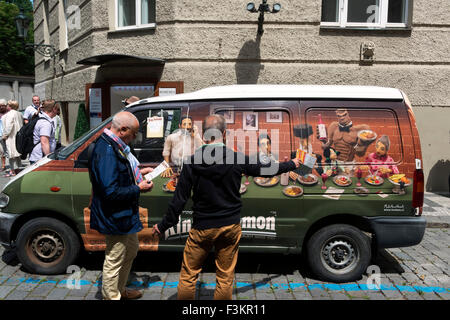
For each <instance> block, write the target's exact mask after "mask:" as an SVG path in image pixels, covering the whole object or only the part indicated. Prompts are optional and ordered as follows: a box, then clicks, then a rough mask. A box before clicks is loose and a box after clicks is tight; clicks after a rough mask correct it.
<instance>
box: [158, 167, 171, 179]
mask: <svg viewBox="0 0 450 320" xmlns="http://www.w3.org/2000/svg"><path fill="white" fill-rule="evenodd" d="M171 176H173V171H172V168H167V169H166V171H164V172H163V173H161V177H163V178H170V177H171Z"/></svg>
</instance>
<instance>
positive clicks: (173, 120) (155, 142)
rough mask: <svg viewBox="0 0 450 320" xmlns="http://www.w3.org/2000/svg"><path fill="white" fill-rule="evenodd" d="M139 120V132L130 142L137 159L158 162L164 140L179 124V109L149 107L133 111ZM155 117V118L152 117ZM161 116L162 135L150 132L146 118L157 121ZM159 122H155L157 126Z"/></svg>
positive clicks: (161, 156)
mask: <svg viewBox="0 0 450 320" xmlns="http://www.w3.org/2000/svg"><path fill="white" fill-rule="evenodd" d="M134 115H135V116H136V118H138V120H139V132H138V134H137V136H136V139H135V140H134V141H133V142H132V143H131V148H132V149H134V152H135V154H136V157H137V159H138V160H139V162H141V163H160V162H162V161H163V160H164V159H163V155H162V154H163V149H164V142H165V140H166V139H167V137H168V136H169V135H170V134H171V133H173V132H174V131H175V130H177V129H178V127H179V124H180V117H181V109H164V110H161V109H150V110H141V111H137V112H135V113H134ZM154 117H155V118H154ZM159 117H162V124H163V125H162V133H161V134H162V137H160V135H159V134H158V133H156V134H151V133H150V130H151V129H150V128H149V126H148V119H149V118H152V119H154V120H156V122H159ZM159 125H160V123H158V124H157V127H160V126H159Z"/></svg>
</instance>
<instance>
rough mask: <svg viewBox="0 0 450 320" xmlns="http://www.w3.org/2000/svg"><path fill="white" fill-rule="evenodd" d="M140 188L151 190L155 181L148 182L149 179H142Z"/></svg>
mask: <svg viewBox="0 0 450 320" xmlns="http://www.w3.org/2000/svg"><path fill="white" fill-rule="evenodd" d="M138 187H139V190H141V192H149V191H151V190H152V188H153V182H151V181H150V182H148V181H147V180H145V179H144V180H142V181H141V182H140V183H139V184H138Z"/></svg>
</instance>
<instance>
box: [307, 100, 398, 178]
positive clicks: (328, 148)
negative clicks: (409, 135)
mask: <svg viewBox="0 0 450 320" xmlns="http://www.w3.org/2000/svg"><path fill="white" fill-rule="evenodd" d="M305 121H306V123H308V124H310V125H312V127H313V128H314V131H315V132H316V130H317V129H319V128H318V125H320V126H323V127H324V128H325V131H321V132H320V133H317V134H313V135H311V136H309V137H308V142H309V143H310V144H311V146H312V149H313V150H314V151H315V152H316V153H319V154H321V155H322V157H323V160H324V162H325V161H326V162H327V163H331V162H333V161H337V163H338V165H339V166H341V165H342V166H345V165H346V164H347V165H348V166H349V167H350V168H352V166H353V165H355V164H360V165H364V166H363V169H366V171H367V172H368V173H372V174H375V175H380V176H382V175H386V174H384V171H385V170H390V172H388V173H389V174H392V173H395V172H397V171H398V165H399V164H401V163H402V161H403V146H402V138H401V134H400V131H399V124H398V119H397V117H396V114H395V113H394V112H393V111H391V110H389V109H372V108H371V109H356V108H345V106H340V107H337V108H316V107H315V108H310V109H307V111H306V118H305ZM330 153H331V156H330ZM330 157H331V158H336V160H334V159H330ZM352 169H354V168H352Z"/></svg>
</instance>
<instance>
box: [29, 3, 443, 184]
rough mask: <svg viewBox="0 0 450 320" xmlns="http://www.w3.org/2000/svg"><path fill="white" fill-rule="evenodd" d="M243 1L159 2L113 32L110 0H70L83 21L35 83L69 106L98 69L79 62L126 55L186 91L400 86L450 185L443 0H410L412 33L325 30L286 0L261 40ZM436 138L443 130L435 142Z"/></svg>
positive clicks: (312, 13) (314, 10) (54, 19)
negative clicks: (153, 60) (368, 56)
mask: <svg viewBox="0 0 450 320" xmlns="http://www.w3.org/2000/svg"><path fill="white" fill-rule="evenodd" d="M42 2H43V1H42V0H39V1H35V2H34V6H35V37H36V42H42V41H43V39H44V25H43V24H44V23H43V7H44V6H43V5H42ZM247 2H248V1H242V0H229V1H226V5H224V3H223V2H220V1H195V0H172V1H163V0H157V9H156V10H157V12H156V19H157V21H156V25H157V26H156V28H154V29H146V30H135V31H126V32H124V31H121V32H118V31H115V30H114V22H115V21H114V3H115V1H114V0H85V1H82V0H77V1H76V0H73V1H72V0H69V1H68V4H69V5H71V4H75V5H78V6H79V7H80V12H81V29H80V30H69V32H68V42H69V49H68V50H66V51H64V52H62V53H60V54H58V55H57V57H56V60H55V63H54V62H53V61H47V62H45V61H44V59H43V58H42V57H41V56H38V55H36V82H37V83H38V84H40V85H43V84H45V91H46V94H51V95H52V96H53V97H54V98H56V99H60V100H63V101H73V102H74V105H75V102H78V101H83V100H84V85H85V83H89V82H93V81H94V79H95V76H96V67H89V68H88V67H84V66H80V65H77V64H76V62H77V61H78V60H80V59H83V58H86V57H89V56H92V55H97V54H105V53H123V54H130V55H136V56H147V57H157V58H163V59H165V60H166V66H165V69H164V73H163V76H162V80H176V81H184V88H185V91H187V92H188V91H193V90H197V89H200V88H204V87H207V86H212V85H222V84H235V83H274V84H279V83H294V84H361V85H378V86H387V87H396V88H400V89H402V90H404V91H405V92H406V93H407V94H408V96H409V98H410V100H411V102H412V104H413V106H414V110H415V112H416V114H417V123H418V126H419V133H420V135H421V139H422V149H423V150H422V151H423V155H424V167H425V171H426V177H428V175H429V172H430V171H431V170H433V168H442V169H439V171H440V174H439V175H433V172H432V174H431V175H430V176H431V178H430V181H428V184H427V185H428V189H429V190H433V191H438V190H441V191H448V185H446V184H445V183H444V182H445V181H444V178H445V177H446V176H447V177H448V175H449V174H450V168H449V166H448V165H447V167H445V163H448V162H449V161H450V160H449V159H450V148H448V147H449V145H448V144H449V143H450V133H449V125H448V124H446V123H445V121H444V120H442V119H449V118H450V108H449V107H450V90H448V84H447V82H448V79H450V42H449V41H448V39H450V29H449V28H448V26H449V24H450V10H443V8H445V5H446V4H448V0H436V1H431V2H430V1H427V0H414V10H413V23H412V30H411V31H406V30H397V31H367V30H366V31H364V30H353V31H352V30H325V29H321V28H320V16H321V1H320V0H307V1H297V0H284V1H282V2H281V4H282V10H281V11H280V12H279V13H278V14H266V16H265V24H264V30H265V32H264V34H263V36H262V37H261V38H260V39H258V38H257V34H256V30H257V19H258V14H252V13H249V12H247V11H246V10H245V5H246V3H247ZM273 2H275V1H272V2H271V1H269V3H273ZM58 3H59V1H58V0H49V5H48V7H49V10H50V13H49V16H50V18H49V32H50V42H51V43H52V44H55V45H56V46H58V45H59V39H60V38H59V25H58ZM255 3H256V4H259V3H260V1H255ZM363 41H373V42H374V43H375V62H374V64H373V65H372V66H362V65H360V62H359V52H360V45H361V43H362V42H363ZM61 61H64V64H65V69H64V72H63V69H62V67H61V63H60V62H61ZM75 114H76V113H75ZM75 117H76V116H75ZM70 121H72V120H70ZM70 121H69V122H70ZM73 121H76V119H74V120H73ZM71 135H73V132H72V133H71ZM435 136H439V137H442V139H441V141H442V142H441V143H440V144H437V143H436V142H434V141H436V140H434V139H435V138H434V137H435ZM446 161H447V162H446ZM442 163H443V165H442ZM434 170H435V171H436V170H437V169H434ZM447 184H448V182H447Z"/></svg>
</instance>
